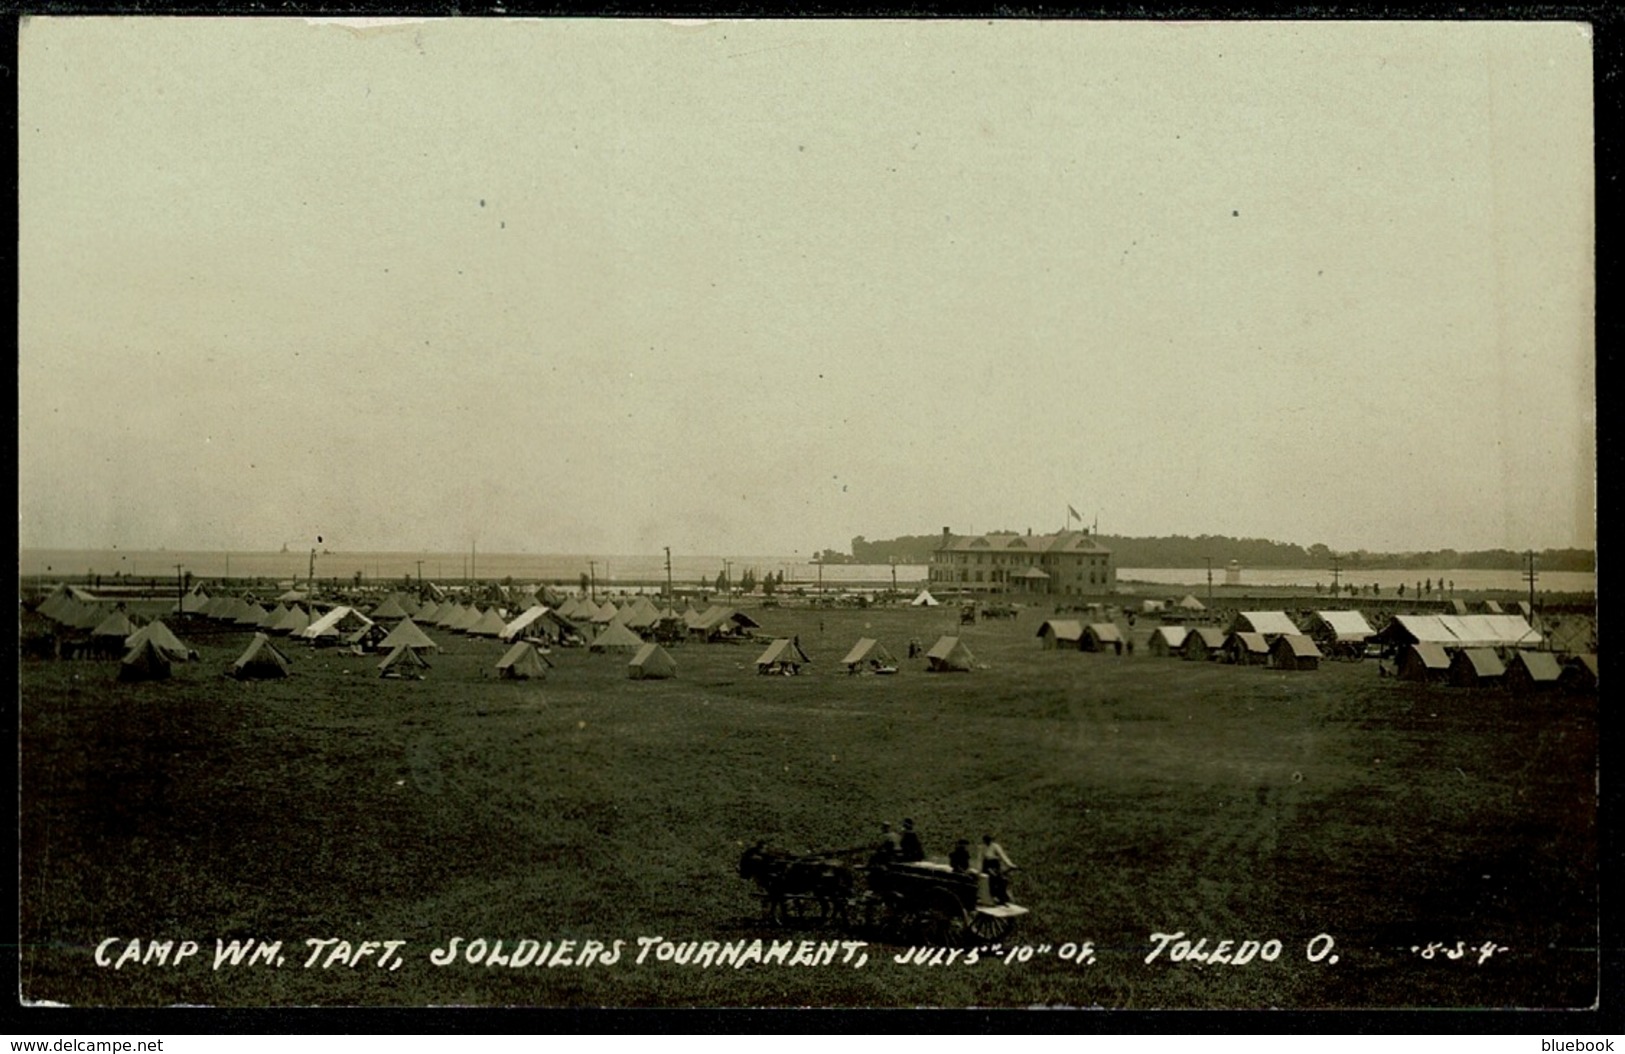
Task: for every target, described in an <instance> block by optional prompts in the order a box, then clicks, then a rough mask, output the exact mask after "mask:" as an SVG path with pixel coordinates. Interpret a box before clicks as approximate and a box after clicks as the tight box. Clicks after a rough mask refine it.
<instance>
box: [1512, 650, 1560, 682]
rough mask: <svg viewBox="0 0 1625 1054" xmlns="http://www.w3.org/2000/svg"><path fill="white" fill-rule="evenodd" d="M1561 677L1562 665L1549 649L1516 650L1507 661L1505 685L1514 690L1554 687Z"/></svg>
mask: <svg viewBox="0 0 1625 1054" xmlns="http://www.w3.org/2000/svg"><path fill="white" fill-rule="evenodd" d="M1562 677H1563V667H1562V666H1560V665H1559V664H1558V662H1557V656H1555V655H1553V654H1552V653H1551V652H1549V651H1518V652H1514V653H1513V655H1512V658H1511V659H1509V660H1508V661H1507V687H1508V688H1511V689H1512V690H1513V691H1515V692H1534V691H1542V690H1544V689H1547V688H1555V687H1556V686H1557V683H1558V681H1560V680H1561V679H1562Z"/></svg>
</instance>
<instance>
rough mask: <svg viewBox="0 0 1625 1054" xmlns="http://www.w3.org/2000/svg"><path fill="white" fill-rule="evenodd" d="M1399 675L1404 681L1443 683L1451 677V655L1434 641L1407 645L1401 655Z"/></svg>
mask: <svg viewBox="0 0 1625 1054" xmlns="http://www.w3.org/2000/svg"><path fill="white" fill-rule="evenodd" d="M1398 675H1399V679H1400V680H1402V681H1442V680H1444V679H1445V678H1446V677H1449V676H1450V653H1449V652H1447V651H1445V650H1444V645H1442V644H1438V643H1435V642H1434V641H1422V642H1421V643H1419V644H1407V645H1405V650H1404V651H1402V652H1400V653H1399V670H1398Z"/></svg>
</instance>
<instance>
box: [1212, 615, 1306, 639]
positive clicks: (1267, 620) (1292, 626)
mask: <svg viewBox="0 0 1625 1054" xmlns="http://www.w3.org/2000/svg"><path fill="white" fill-rule="evenodd" d="M1230 632H1231V633H1260V634H1263V635H1264V636H1265V637H1268V638H1270V639H1271V640H1273V639H1274V638H1276V637H1279V636H1290V637H1297V636H1301V635H1302V634H1303V630H1301V629H1299V628H1298V625H1297V623H1295V622H1293V621H1292V620H1291V619H1290V618H1288V617H1287V614H1286V612H1284V611H1242V612H1238V613H1237V614H1236V617H1235V620H1234V621H1232V622H1231V624H1230Z"/></svg>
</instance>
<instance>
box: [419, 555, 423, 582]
mask: <svg viewBox="0 0 1625 1054" xmlns="http://www.w3.org/2000/svg"><path fill="white" fill-rule="evenodd" d="M418 588H419V589H422V588H423V561H422V560H419V561H418Z"/></svg>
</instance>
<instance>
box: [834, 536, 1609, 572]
mask: <svg viewBox="0 0 1625 1054" xmlns="http://www.w3.org/2000/svg"><path fill="white" fill-rule="evenodd" d="M1009 533H1015V532H1009ZM1099 539H1100V543H1101V544H1102V545H1104V546H1106V547H1107V548H1108V549H1110V550H1111V551H1112V557H1113V561H1114V562H1115V563H1116V565H1117V566H1118V567H1203V566H1206V562H1207V560H1209V559H1211V560H1212V561H1213V566H1214V567H1216V568H1220V567H1223V566H1224V565H1225V564H1227V563H1229V562H1230V561H1231V560H1234V561H1236V562H1237V563H1239V564H1241V565H1242V566H1243V567H1291V568H1330V567H1331V566H1332V561H1333V560H1334V559H1335V560H1336V561H1337V562H1338V563H1339V564H1340V565H1341V566H1342V567H1343V568H1344V569H1367V570H1377V569H1396V568H1405V569H1409V568H1416V569H1419V570H1420V569H1427V568H1439V569H1444V570H1447V569H1451V568H1462V569H1467V568H1475V569H1481V570H1496V571H1505V570H1520V569H1522V568H1523V567H1524V566H1525V557H1524V554H1523V553H1521V552H1515V551H1513V550H1511V549H1477V550H1467V551H1459V550H1456V549H1432V550H1428V551H1425V552H1412V553H1380V552H1370V551H1368V550H1365V549H1355V550H1352V551H1337V550H1333V549H1331V548H1329V547H1328V546H1326V545H1323V544H1321V543H1319V542H1317V543H1315V544H1314V545H1309V546H1303V545H1297V544H1294V543H1291V542H1277V541H1272V540H1269V539H1265V538H1232V537H1230V536H1228V535H1222V534H1199V535H1194V536H1187V535H1182V534H1175V535H1168V536H1166V537H1155V538H1134V537H1128V536H1125V535H1114V534H1102V535H1100V536H1099ZM941 541H942V536H941V535H936V534H905V535H902V536H900V537H897V538H891V539H883V540H877V541H872V542H871V541H869V540H868V539H866V538H864V537H863V536H862V535H861V534H860V535H858V536H857V537H856V538H854V539H852V553H851V555H850V556H848V555H847V554H845V553H837V552H834V551H833V550H829V549H826V550H824V552H823V553H822V554H820V555H821V558H822V559H823V562H824V563H829V564H833V563H855V564H885V563H890V562H892V561H894V560H895V561H896V562H897V563H900V564H927V563H930V562H931V553H932V552H933V551H934V550H935V549H936V547H937V546H938V545H939V544H941ZM1535 569H1536V570H1537V571H1583V572H1594V571H1596V569H1597V553H1596V551H1595V550H1593V549H1541V550H1538V551H1537V552H1536V553H1535Z"/></svg>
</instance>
